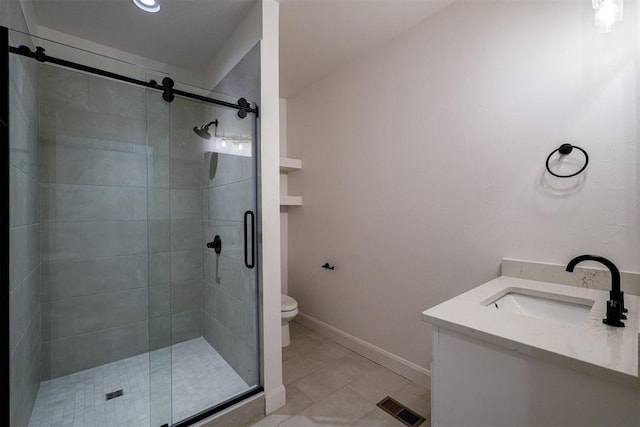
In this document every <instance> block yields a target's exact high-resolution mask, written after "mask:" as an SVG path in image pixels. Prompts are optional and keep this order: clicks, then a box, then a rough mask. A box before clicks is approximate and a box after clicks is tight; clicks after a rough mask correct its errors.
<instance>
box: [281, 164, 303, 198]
mask: <svg viewBox="0 0 640 427" xmlns="http://www.w3.org/2000/svg"><path fill="white" fill-rule="evenodd" d="M301 169H302V160H300V159H292V158H290V157H280V173H283V174H285V175H286V174H287V173H289V172H295V171H299V170H301ZM284 178H285V179H286V176H285V177H284ZM285 188H286V181H285ZM280 206H302V197H300V196H288V195H286V194H285V195H280Z"/></svg>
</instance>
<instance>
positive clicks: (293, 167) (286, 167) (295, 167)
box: [280, 157, 302, 172]
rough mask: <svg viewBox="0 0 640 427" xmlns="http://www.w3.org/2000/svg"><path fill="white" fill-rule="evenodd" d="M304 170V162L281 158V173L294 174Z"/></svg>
mask: <svg viewBox="0 0 640 427" xmlns="http://www.w3.org/2000/svg"><path fill="white" fill-rule="evenodd" d="M300 169H302V160H300V159H292V158H290V157H280V172H294V171H299V170H300Z"/></svg>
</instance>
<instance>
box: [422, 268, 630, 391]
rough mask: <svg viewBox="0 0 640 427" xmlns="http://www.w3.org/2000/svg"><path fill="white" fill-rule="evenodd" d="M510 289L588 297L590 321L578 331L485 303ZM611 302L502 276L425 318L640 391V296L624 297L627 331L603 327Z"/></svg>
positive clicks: (596, 294) (602, 295) (590, 292)
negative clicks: (497, 308) (591, 304)
mask: <svg viewBox="0 0 640 427" xmlns="http://www.w3.org/2000/svg"><path fill="white" fill-rule="evenodd" d="M507 288H522V289H528V290H534V291H538V292H549V293H554V294H559V295H563V296H566V297H568V299H570V298H571V297H574V298H575V297H577V298H585V299H590V300H593V301H594V304H593V306H592V308H591V311H590V312H589V315H588V318H587V320H586V321H585V322H584V324H582V325H579V326H572V325H564V324H561V323H557V322H553V321H550V320H549V321H547V320H544V319H537V318H533V317H528V316H523V315H519V314H515V313H510V312H507V311H504V310H495V309H494V308H493V306H485V305H483V304H482V303H483V302H486V301H487V300H488V299H489V298H491V297H493V296H494V295H496V294H498V293H500V292H503V291H504V290H505V289H507ZM608 298H609V293H608V292H606V291H601V290H595V289H586V288H580V287H576V286H567V285H559V284H555V283H548V282H539V281H535V280H525V279H519V278H515V277H506V276H501V277H498V278H497V279H494V280H491V281H489V282H487V283H485V284H483V285H480V286H478V287H476V288H474V289H472V290H470V291H468V292H465V293H463V294H461V295H458V296H457V297H454V298H452V299H450V300H448V301H445V302H443V303H442V304H439V305H437V306H435V307H433V308H430V309H428V310H426V311H424V312H423V313H422V319H423V320H424V321H425V322H428V323H431V324H433V325H435V326H439V327H442V328H445V329H449V330H453V331H456V332H458V333H461V334H464V335H468V336H470V337H474V338H477V339H480V340H483V341H486V342H489V343H492V344H495V345H498V346H501V347H504V348H507V349H509V350H511V351H515V352H519V353H522V354H526V355H529V356H532V357H536V358H539V359H542V360H546V361H549V362H551V363H555V364H559V365H562V366H564V367H566V368H568V369H574V370H579V371H582V372H585V373H588V374H590V375H594V376H598V377H601V378H604V379H609V380H612V381H616V382H620V383H623V384H627V385H629V386H632V387H640V380H639V378H638V370H639V367H638V363H639V362H638V359H639V353H640V347H639V346H638V343H639V336H638V334H639V331H640V317H639V315H638V311H639V310H640V297H637V296H634V295H629V294H625V306H626V308H627V309H628V310H629V312H628V313H626V314H627V317H628V319H627V320H625V321H624V322H625V324H626V327H624V328H615V327H611V326H607V325H605V324H604V323H602V319H603V318H604V317H605V314H606V301H607V299H608Z"/></svg>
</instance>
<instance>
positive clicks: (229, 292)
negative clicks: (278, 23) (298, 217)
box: [203, 45, 260, 385]
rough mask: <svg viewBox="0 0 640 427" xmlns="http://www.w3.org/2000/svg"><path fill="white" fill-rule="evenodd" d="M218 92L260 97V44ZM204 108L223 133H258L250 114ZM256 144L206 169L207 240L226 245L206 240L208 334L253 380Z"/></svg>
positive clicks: (217, 156) (209, 160) (213, 158)
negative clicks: (251, 243) (247, 222)
mask: <svg viewBox="0 0 640 427" xmlns="http://www.w3.org/2000/svg"><path fill="white" fill-rule="evenodd" d="M217 94H224V95H227V96H232V97H233V100H234V101H235V98H238V97H240V96H243V97H245V98H247V99H248V100H257V99H258V98H259V94H260V49H259V45H256V46H255V47H254V48H253V49H252V50H251V51H249V53H247V54H246V55H245V57H244V58H243V59H242V60H241V61H240V62H239V63H238V64H237V65H236V66H235V67H234V68H233V69H232V70H231V71H230V72H229V74H227V76H226V77H225V78H224V79H223V80H222V81H221V82H220V83H219V84H218V85H217V86H216V88H215V94H214V96H218V95H217ZM206 109H207V110H211V113H209V115H210V116H215V118H218V119H219V121H220V125H219V127H218V135H219V136H227V137H234V136H236V137H237V136H242V137H245V138H249V137H251V136H255V135H253V134H254V132H255V130H254V128H253V121H252V120H250V119H252V116H251V115H250V116H249V117H248V118H247V119H244V120H239V119H238V118H237V116H236V113H235V111H233V110H228V109H221V108H212V107H210V106H209V107H207V108H206ZM256 148H257V147H255V146H254V147H252V150H253V151H252V156H253V157H242V156H236V155H232V154H222V153H206V154H205V157H204V160H205V161H204V170H203V172H204V175H203V179H204V181H203V202H204V221H203V224H204V225H203V231H204V233H203V238H204V241H205V242H207V241H211V240H213V237H214V236H215V235H216V234H219V235H220V237H221V239H222V248H223V249H222V253H221V254H220V255H217V254H216V253H215V252H214V251H213V250H212V249H206V246H204V245H203V247H205V249H204V274H203V289H204V337H205V339H206V340H207V341H208V342H209V343H210V344H211V346H213V347H214V348H215V349H216V350H217V351H218V352H219V353H220V355H221V356H222V357H223V358H224V359H225V360H226V361H227V363H229V364H230V365H231V366H232V367H233V368H234V369H235V371H236V372H238V374H239V375H240V376H241V377H242V379H244V380H245V381H246V382H247V384H249V385H252V384H257V382H258V372H257V369H256V367H257V345H258V344H257V341H258V331H257V326H256V325H257V322H258V319H257V318H258V301H257V270H258V268H259V266H256V268H255V269H248V268H247V267H245V265H244V234H243V233H244V231H243V215H244V212H245V211H246V210H253V211H254V212H256V208H255V197H256V195H255V191H256V187H255V179H256V172H255V167H254V161H255V157H256V156H257V152H256ZM227 151H229V150H228V148H227ZM231 151H233V150H231ZM257 220H258V219H257V217H256V221H257ZM257 231H258V233H259V230H257ZM258 240H259V239H258Z"/></svg>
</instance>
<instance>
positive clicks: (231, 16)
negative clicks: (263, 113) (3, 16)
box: [0, 0, 256, 74]
mask: <svg viewBox="0 0 640 427" xmlns="http://www.w3.org/2000/svg"><path fill="white" fill-rule="evenodd" d="M0 1H2V0H0ZM23 1H24V0H23ZM28 1H30V3H31V4H32V5H33V10H34V12H35V18H36V20H37V24H38V26H42V27H46V28H50V29H52V30H56V31H60V32H62V33H66V34H70V35H72V36H75V37H79V38H82V39H86V40H90V41H92V42H95V43H98V44H101V45H104V46H109V47H112V48H115V49H119V50H122V51H125V52H129V53H133V54H135V55H138V56H142V57H145V58H149V59H152V60H154V61H158V62H162V63H165V64H167V65H170V66H174V67H176V68H180V69H184V70H188V71H191V72H194V73H196V74H203V72H204V71H205V70H206V69H207V67H208V66H209V64H210V62H211V60H212V58H213V57H214V56H215V53H216V52H217V51H218V49H219V48H220V47H221V46H222V45H223V43H224V41H225V40H226V39H227V38H228V37H229V36H230V35H231V32H232V31H233V30H234V29H235V27H236V26H237V25H238V24H239V23H240V21H241V20H242V19H243V18H244V17H245V16H246V15H247V13H248V12H249V10H250V9H251V6H252V5H253V4H255V2H256V0H215V1H214V0H159V3H160V5H161V9H160V12H158V13H146V12H143V11H141V10H140V9H138V8H137V7H135V6H134V5H133V3H132V2H131V0H28Z"/></svg>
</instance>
